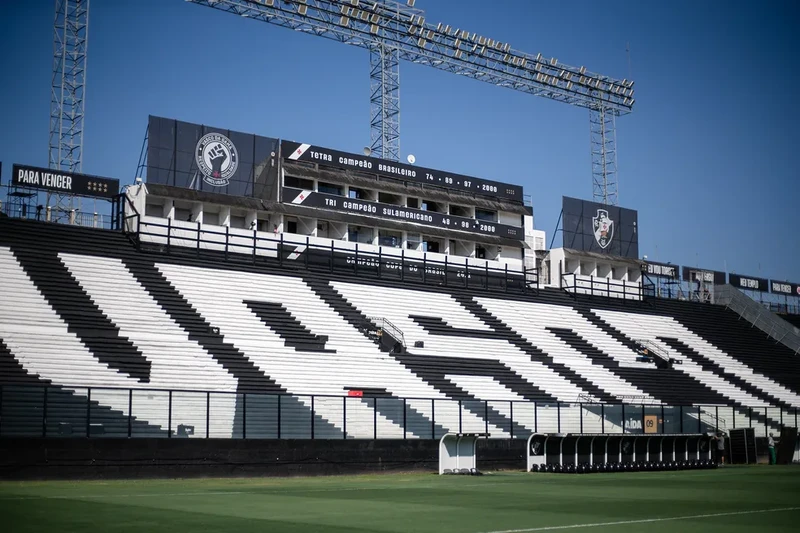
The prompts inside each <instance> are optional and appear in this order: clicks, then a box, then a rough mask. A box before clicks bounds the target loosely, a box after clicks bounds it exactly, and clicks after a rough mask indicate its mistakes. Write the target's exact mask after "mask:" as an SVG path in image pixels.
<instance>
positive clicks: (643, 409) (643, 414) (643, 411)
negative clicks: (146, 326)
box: [642, 404, 700, 433]
mask: <svg viewBox="0 0 800 533" xmlns="http://www.w3.org/2000/svg"><path fill="white" fill-rule="evenodd" d="M698 409H700V407H698ZM645 411H646V409H645V407H644V404H642V433H644V430H645ZM697 419H698V420H700V417H699V416H698V417H697ZM698 433H699V432H698Z"/></svg>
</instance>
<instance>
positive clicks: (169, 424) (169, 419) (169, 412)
mask: <svg viewBox="0 0 800 533" xmlns="http://www.w3.org/2000/svg"><path fill="white" fill-rule="evenodd" d="M168 401H169V404H168V405H167V438H168V439H171V438H172V391H169V400H168Z"/></svg>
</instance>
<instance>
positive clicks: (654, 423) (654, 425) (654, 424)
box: [644, 415, 658, 433]
mask: <svg viewBox="0 0 800 533" xmlns="http://www.w3.org/2000/svg"><path fill="white" fill-rule="evenodd" d="M644 432H645V433H658V416H657V415H644Z"/></svg>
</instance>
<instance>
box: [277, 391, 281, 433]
mask: <svg viewBox="0 0 800 533" xmlns="http://www.w3.org/2000/svg"><path fill="white" fill-rule="evenodd" d="M281 396H282V395H281V394H278V438H279V439H280V438H281Z"/></svg>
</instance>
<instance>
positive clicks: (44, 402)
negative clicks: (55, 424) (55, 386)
mask: <svg viewBox="0 0 800 533" xmlns="http://www.w3.org/2000/svg"><path fill="white" fill-rule="evenodd" d="M46 436H47V387H45V388H44V395H42V438H44V437H46Z"/></svg>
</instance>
